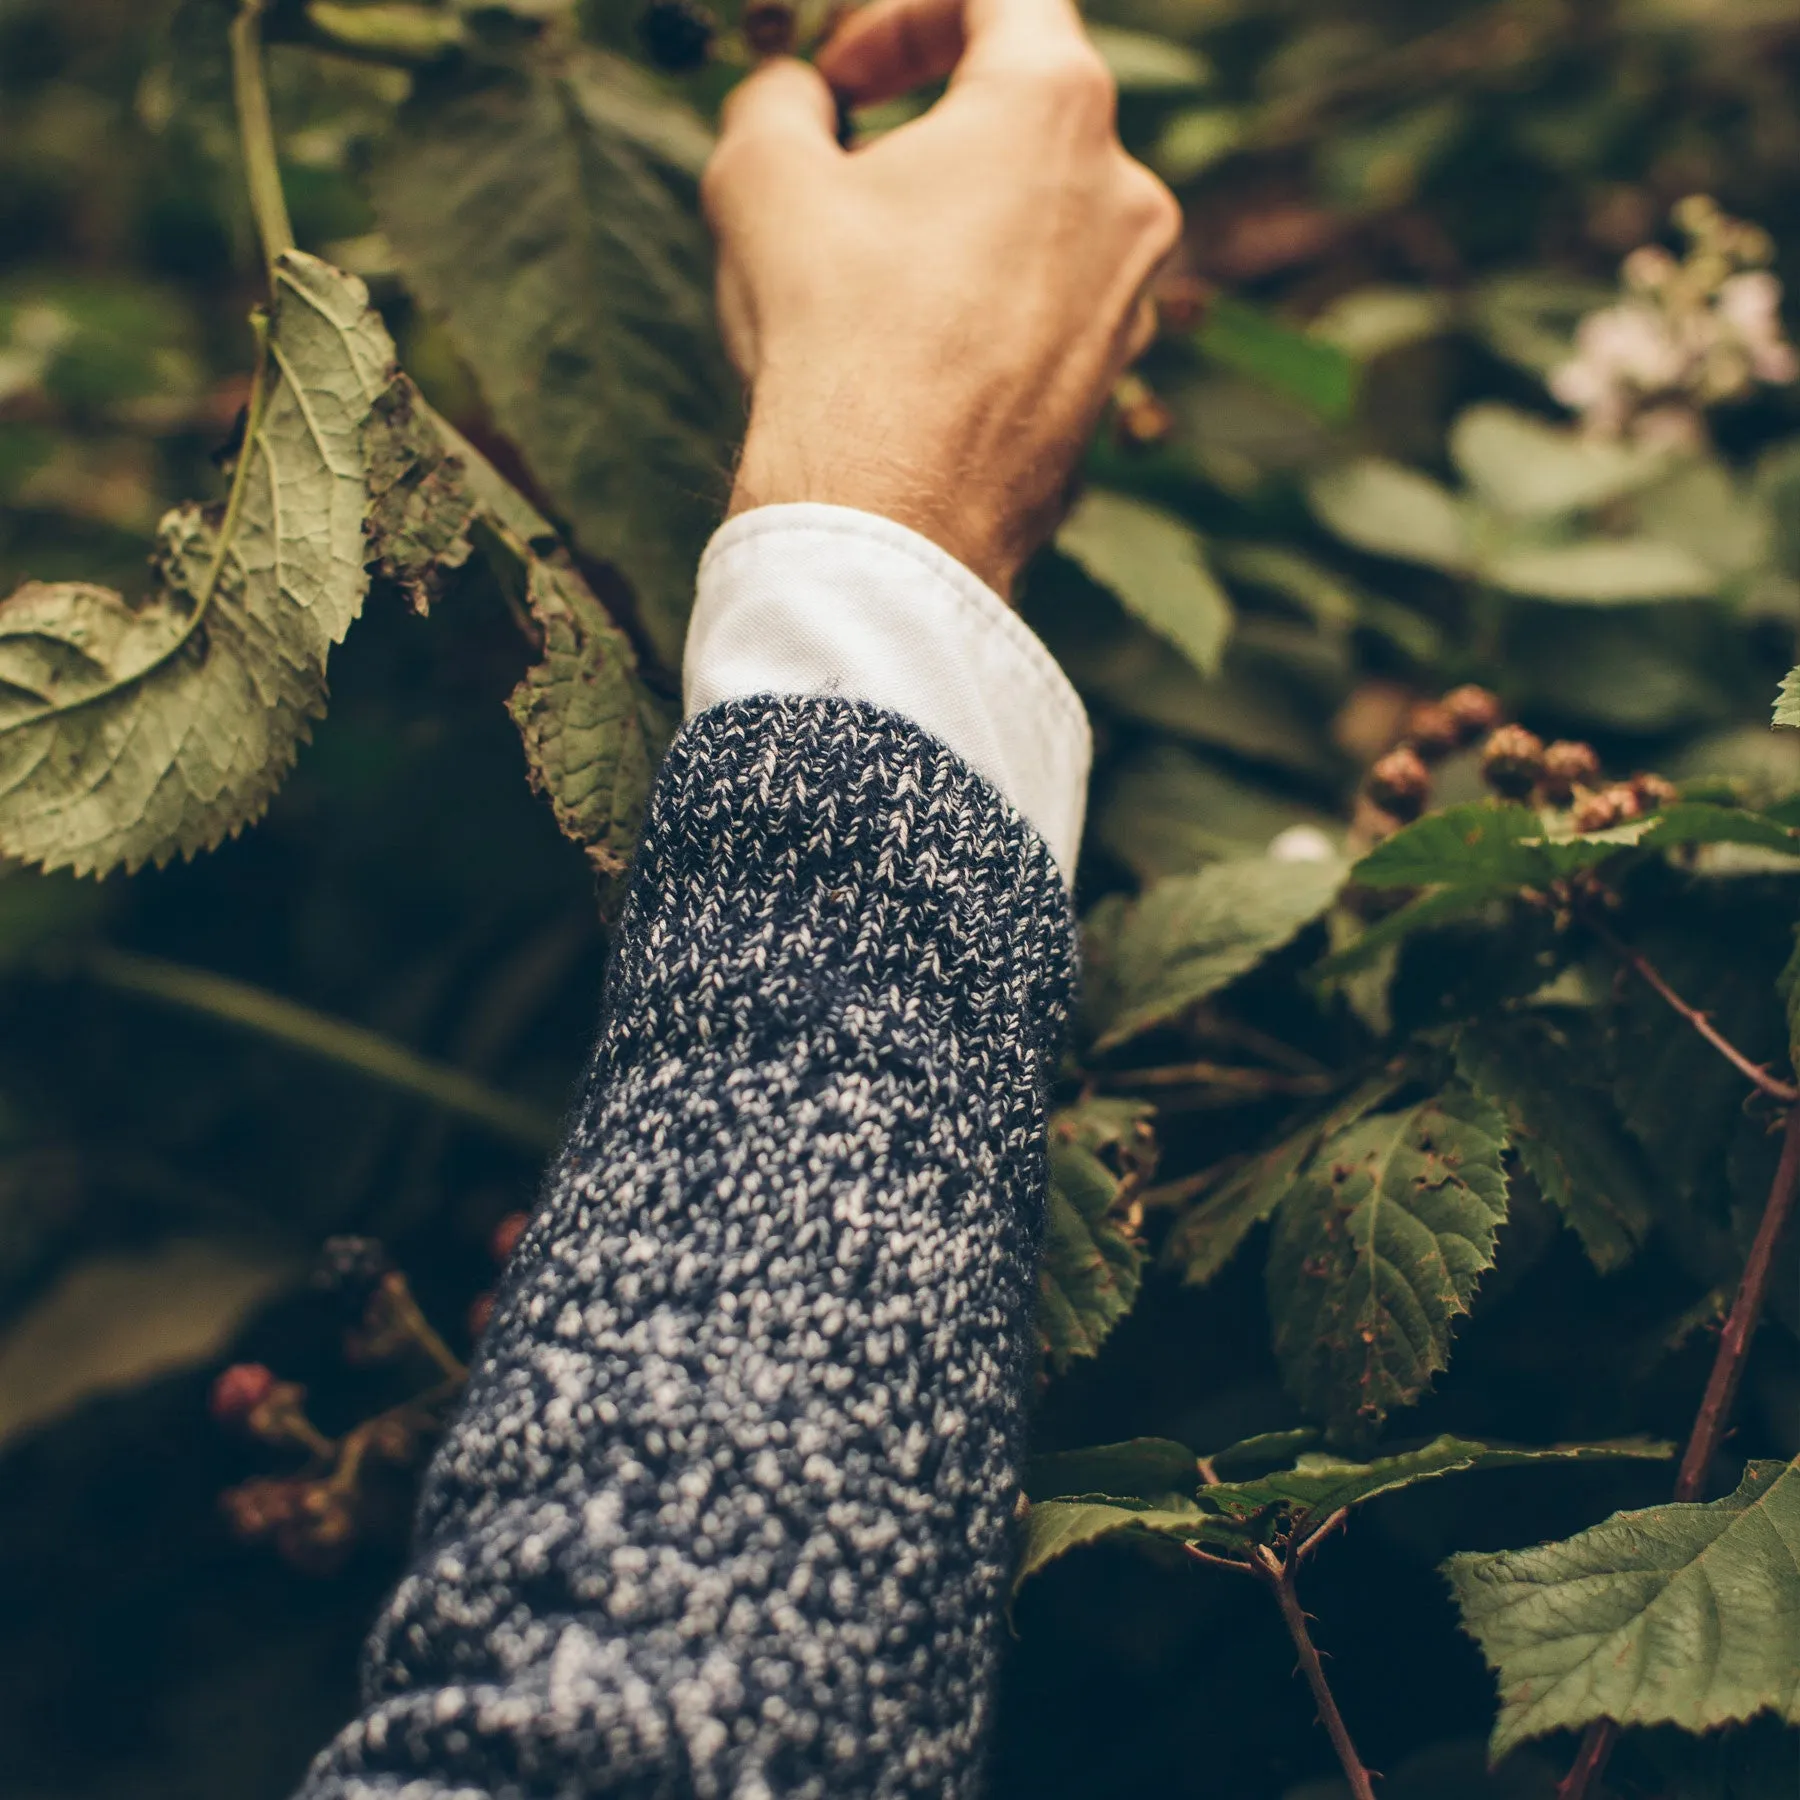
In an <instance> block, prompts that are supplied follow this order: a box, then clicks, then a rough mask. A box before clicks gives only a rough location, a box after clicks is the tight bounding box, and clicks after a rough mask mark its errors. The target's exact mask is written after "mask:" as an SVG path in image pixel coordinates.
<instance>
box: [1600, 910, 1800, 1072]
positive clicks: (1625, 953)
mask: <svg viewBox="0 0 1800 1800" xmlns="http://www.w3.org/2000/svg"><path fill="white" fill-rule="evenodd" d="M1587 925H1588V929H1589V930H1591V931H1592V932H1593V934H1594V936H1595V937H1597V938H1598V939H1599V940H1600V941H1601V943H1603V944H1604V945H1605V946H1606V947H1607V949H1609V950H1610V951H1611V952H1612V953H1613V955H1614V956H1616V957H1618V959H1619V960H1620V961H1621V962H1622V963H1624V964H1625V965H1626V966H1627V967H1628V968H1630V969H1632V970H1634V971H1635V972H1636V973H1637V974H1638V975H1640V976H1641V977H1642V978H1643V979H1644V981H1645V982H1646V983H1647V984H1648V985H1649V986H1650V987H1651V988H1653V989H1654V990H1655V991H1656V992H1657V993H1658V994H1660V995H1661V996H1662V998H1663V999H1664V1000H1665V1001H1667V1002H1668V1004H1669V1006H1670V1007H1671V1008H1672V1009H1673V1010H1674V1011H1675V1012H1677V1013H1679V1014H1680V1015H1681V1016H1682V1018H1684V1019H1686V1020H1687V1022H1688V1023H1689V1024H1690V1025H1691V1026H1693V1028H1694V1029H1695V1030H1696V1031H1697V1032H1699V1034H1700V1035H1701V1036H1702V1037H1703V1038H1705V1039H1706V1041H1707V1042H1708V1043H1709V1044H1711V1045H1712V1047H1713V1048H1714V1049H1715V1050H1716V1051H1718V1053H1719V1054H1720V1055H1721V1056H1722V1057H1724V1058H1725V1060H1726V1061H1727V1062H1728V1063H1730V1064H1731V1066H1732V1067H1733V1068H1734V1069H1736V1070H1737V1072H1738V1073H1739V1074H1740V1075H1742V1076H1743V1077H1744V1079H1745V1080H1746V1081H1749V1082H1751V1083H1752V1084H1753V1085H1754V1086H1755V1087H1756V1088H1757V1089H1758V1090H1759V1091H1760V1092H1762V1093H1765V1094H1767V1095H1768V1096H1769V1098H1770V1099H1771V1100H1779V1101H1780V1102H1781V1103H1782V1104H1783V1105H1784V1106H1792V1105H1793V1104H1794V1102H1795V1101H1797V1100H1800V1088H1797V1087H1795V1086H1793V1084H1792V1083H1790V1082H1786V1081H1782V1080H1781V1079H1780V1078H1779V1077H1778V1076H1774V1075H1771V1074H1770V1073H1769V1071H1768V1070H1767V1069H1765V1068H1762V1067H1760V1066H1759V1065H1758V1064H1756V1063H1753V1062H1752V1061H1751V1060H1750V1059H1749V1057H1747V1056H1746V1055H1745V1054H1744V1053H1743V1051H1741V1050H1740V1049H1739V1048H1738V1047H1737V1045H1736V1044H1734V1043H1732V1041H1731V1040H1730V1039H1729V1038H1728V1037H1726V1036H1725V1034H1724V1033H1723V1032H1721V1031H1719V1030H1717V1029H1716V1028H1715V1027H1714V1025H1713V1022H1712V1021H1711V1020H1710V1019H1709V1018H1707V1016H1706V1014H1705V1013H1703V1012H1701V1011H1700V1010H1699V1008H1698V1007H1693V1006H1689V1005H1688V1003H1687V1002H1686V1001H1685V1000H1683V999H1682V997H1681V996H1680V995H1679V994H1678V993H1676V992H1675V990H1674V989H1673V988H1672V987H1670V986H1669V984H1668V983H1667V982H1666V981H1665V980H1664V979H1663V978H1662V975H1661V973H1660V971H1659V970H1658V969H1657V967H1656V965H1655V964H1654V963H1653V962H1651V960H1650V959H1649V957H1647V956H1646V955H1644V953H1643V952H1642V951H1641V950H1634V949H1632V947H1631V946H1630V945H1629V944H1626V943H1621V942H1620V940H1619V939H1618V938H1616V937H1614V936H1613V934H1612V933H1611V932H1610V931H1608V930H1607V928H1606V927H1605V926H1604V925H1602V924H1601V923H1600V922H1599V921H1598V920H1597V919H1594V918H1593V917H1591V916H1590V917H1589V918H1588V920H1587Z"/></svg>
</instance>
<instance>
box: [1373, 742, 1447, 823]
mask: <svg viewBox="0 0 1800 1800" xmlns="http://www.w3.org/2000/svg"><path fill="white" fill-rule="evenodd" d="M1366 787H1367V791H1368V795H1369V798H1370V799H1371V800H1373V801H1374V802H1375V804H1376V805H1377V806H1379V807H1380V808H1381V810H1382V811H1383V812H1385V813H1390V814H1392V815H1393V817H1394V818H1396V819H1399V820H1401V821H1402V822H1403V823H1404V822H1406V821H1408V820H1412V819H1416V818H1417V817H1418V816H1419V814H1420V813H1422V812H1423V811H1424V810H1425V803H1426V802H1427V801H1428V800H1429V799H1430V798H1431V771H1430V770H1429V769H1428V768H1426V766H1425V764H1424V761H1423V759H1422V758H1421V757H1420V755H1419V753H1418V752H1417V751H1416V750H1412V749H1409V748H1408V747H1407V746H1406V745H1404V744H1403V745H1401V747H1400V748H1399V749H1398V750H1390V751H1389V752H1388V753H1387V755H1386V756H1384V757H1382V759H1381V760H1380V761H1379V762H1378V763H1376V764H1375V766H1374V767H1373V768H1372V769H1370V771H1369V779H1368V782H1367V783H1366Z"/></svg>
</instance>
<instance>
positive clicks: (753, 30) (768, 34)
mask: <svg viewBox="0 0 1800 1800" xmlns="http://www.w3.org/2000/svg"><path fill="white" fill-rule="evenodd" d="M743 28H744V42H745V43H746V44H748V45H749V46H750V49H751V51H752V52H753V53H754V54H755V55H757V56H789V55H791V54H792V53H793V49H794V36H795V31H796V28H797V27H796V21H795V19H794V9H793V7H791V6H789V5H788V4H787V0H750V4H749V5H748V6H746V7H745V8H744V17H743Z"/></svg>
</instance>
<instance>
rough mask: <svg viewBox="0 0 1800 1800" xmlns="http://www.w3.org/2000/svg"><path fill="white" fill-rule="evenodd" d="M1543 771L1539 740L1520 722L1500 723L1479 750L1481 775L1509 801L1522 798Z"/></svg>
mask: <svg viewBox="0 0 1800 1800" xmlns="http://www.w3.org/2000/svg"><path fill="white" fill-rule="evenodd" d="M1445 704H1446V705H1448V704H1449V703H1448V701H1446V702H1445ZM1543 772H1544V745H1543V740H1542V739H1541V738H1540V737H1539V736H1538V735H1537V733H1536V732H1535V731H1527V730H1526V729H1525V727H1524V726H1523V725H1502V726H1501V727H1500V729H1499V730H1498V731H1496V732H1495V733H1494V734H1493V735H1492V736H1491V737H1490V738H1489V739H1488V741H1487V744H1486V746H1485V747H1484V748H1483V750H1482V752H1481V773H1482V776H1483V778H1484V779H1485V780H1486V782H1487V784H1488V786H1489V787H1491V788H1492V789H1493V790H1494V792H1495V793H1497V794H1504V795H1505V796H1506V797H1507V799H1509V800H1523V799H1524V798H1525V796H1526V795H1527V794H1529V793H1530V792H1531V790H1532V789H1533V788H1534V787H1536V786H1537V784H1538V777H1539V776H1540V775H1542V774H1543Z"/></svg>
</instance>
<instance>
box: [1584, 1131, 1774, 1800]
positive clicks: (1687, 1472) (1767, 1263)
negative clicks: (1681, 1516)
mask: <svg viewBox="0 0 1800 1800" xmlns="http://www.w3.org/2000/svg"><path fill="white" fill-rule="evenodd" d="M1796 1193H1800V1106H1795V1107H1791V1108H1790V1109H1789V1111H1788V1116H1787V1125H1786V1128H1785V1129H1784V1131H1783V1133H1782V1138H1781V1160H1780V1161H1779V1162H1778V1163H1777V1164H1776V1165H1775V1179H1774V1181H1773V1182H1772V1183H1770V1186H1769V1198H1768V1200H1767V1201H1766V1202H1765V1203H1764V1206H1763V1215H1762V1222H1761V1223H1760V1224H1759V1225H1758V1226H1757V1228H1756V1237H1755V1239H1754V1240H1753V1242H1752V1243H1751V1245H1750V1254H1749V1255H1748V1256H1747V1257H1746V1258H1745V1259H1744V1272H1743V1274H1742V1275H1741V1276H1740V1277H1739V1278H1738V1287H1737V1294H1736V1296H1735V1297H1734V1298H1733V1300H1732V1302H1731V1311H1730V1313H1729V1314H1728V1315H1727V1316H1726V1320H1725V1329H1724V1330H1723V1331H1721V1332H1720V1334H1719V1348H1718V1351H1717V1353H1716V1354H1715V1355H1714V1357H1713V1366H1712V1373H1711V1374H1710V1375H1709V1376H1708V1377H1707V1379H1706V1392H1705V1394H1704V1395H1703V1396H1702V1398H1701V1401H1700V1410H1699V1411H1698V1412H1697V1413H1696V1414H1695V1415H1694V1428H1693V1430H1692V1431H1691V1432H1690V1433H1689V1434H1688V1441H1687V1448H1686V1449H1685V1450H1684V1451H1683V1452H1682V1456H1681V1468H1680V1470H1679V1472H1678V1473H1677V1474H1676V1477H1675V1498H1676V1499H1677V1500H1680V1501H1695V1500H1700V1499H1703V1498H1704V1497H1705V1494H1706V1476H1707V1471H1708V1470H1709V1469H1710V1468H1711V1467H1712V1460H1713V1458H1714V1457H1715V1456H1716V1455H1718V1453H1719V1445H1720V1443H1721V1441H1722V1440H1723V1439H1724V1436H1725V1428H1726V1426H1727V1425H1728V1424H1729V1423H1730V1420H1731V1407H1732V1402H1733V1401H1734V1400H1735V1399H1736V1398H1737V1391H1738V1383H1739V1382H1740V1381H1741V1380H1742V1379H1743V1374H1744V1365H1745V1364H1746V1363H1747V1362H1748V1361H1749V1359H1750V1343H1751V1340H1752V1339H1753V1338H1754V1337H1755V1336H1756V1327H1757V1324H1758V1323H1759V1321H1760V1320H1761V1318H1762V1310H1763V1305H1764V1303H1765V1302H1766V1301H1767V1299H1768V1297H1769V1280H1770V1277H1771V1275H1772V1274H1773V1272H1774V1268H1775V1248H1776V1246H1777V1245H1778V1244H1779V1243H1780V1242H1781V1234H1782V1233H1783V1232H1784V1231H1785V1230H1786V1229H1787V1226H1788V1223H1789V1221H1790V1220H1791V1219H1792V1218H1793V1214H1794V1199H1795V1195H1796ZM1618 1737H1619V1727H1618V1725H1617V1724H1616V1723H1615V1722H1614V1721H1613V1720H1611V1719H1596V1720H1595V1721H1594V1723H1593V1724H1591V1725H1590V1726H1589V1727H1588V1728H1587V1730H1586V1732H1584V1733H1583V1735H1582V1739H1581V1748H1580V1749H1579V1750H1578V1751H1577V1752H1576V1753H1575V1761H1574V1762H1573V1763H1572V1764H1571V1765H1570V1768H1569V1772H1568V1774H1567V1775H1565V1776H1564V1777H1563V1778H1562V1780H1561V1782H1560V1783H1558V1785H1557V1789H1556V1793H1557V1800H1585V1796H1586V1794H1587V1791H1588V1788H1589V1787H1590V1786H1591V1785H1592V1784H1593V1783H1594V1782H1595V1781H1597V1780H1598V1779H1599V1777H1600V1775H1601V1773H1602V1771H1603V1770H1604V1769H1605V1768H1606V1763H1607V1759H1608V1757H1610V1756H1611V1755H1612V1750H1613V1745H1614V1744H1615V1743H1616V1742H1617V1741H1618Z"/></svg>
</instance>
